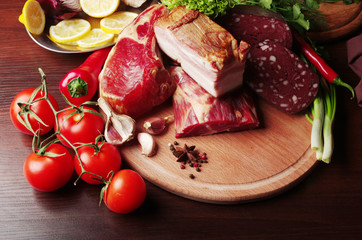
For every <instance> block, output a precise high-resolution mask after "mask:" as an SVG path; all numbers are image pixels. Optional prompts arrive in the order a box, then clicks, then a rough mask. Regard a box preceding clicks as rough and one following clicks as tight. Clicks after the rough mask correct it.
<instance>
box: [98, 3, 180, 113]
mask: <svg viewBox="0 0 362 240" xmlns="http://www.w3.org/2000/svg"><path fill="white" fill-rule="evenodd" d="M167 12H168V10H167V8H166V7H165V6H163V5H161V4H156V5H152V6H150V7H148V8H147V9H146V10H144V11H143V12H142V13H141V14H140V15H139V16H138V17H137V18H136V19H135V20H134V21H133V22H132V23H130V24H129V25H128V26H127V27H126V28H125V29H124V30H123V31H122V32H121V33H120V34H119V37H118V39H117V43H116V45H115V46H114V47H113V48H112V50H111V52H110V53H109V55H108V58H107V60H106V62H105V64H104V67H103V70H102V72H101V73H100V75H99V93H100V97H103V98H104V99H105V100H106V101H107V102H108V103H109V104H110V105H111V107H112V108H113V110H114V111H115V112H117V113H120V114H126V115H129V116H131V117H133V118H137V117H138V116H140V115H142V114H144V113H146V112H148V111H150V110H151V109H152V108H153V107H155V106H157V105H160V104H161V103H163V102H164V101H165V100H166V99H167V98H169V97H170V96H171V95H172V94H173V92H174V91H175V89H176V85H175V83H174V82H173V81H171V79H170V74H169V73H168V71H167V70H166V69H165V67H164V65H163V62H162V59H161V52H160V51H159V49H158V46H157V43H156V38H155V33H154V30H153V25H154V23H155V21H156V20H157V19H159V18H160V17H162V16H164V15H165V14H167Z"/></svg>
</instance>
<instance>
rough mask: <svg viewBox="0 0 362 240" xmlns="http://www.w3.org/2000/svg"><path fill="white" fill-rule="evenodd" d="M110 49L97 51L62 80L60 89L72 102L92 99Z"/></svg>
mask: <svg viewBox="0 0 362 240" xmlns="http://www.w3.org/2000/svg"><path fill="white" fill-rule="evenodd" d="M110 50H111V47H108V48H104V49H100V50H97V51H95V52H94V53H92V54H91V55H89V57H88V58H87V59H86V60H85V61H84V63H82V64H81V65H80V66H79V67H78V68H75V69H73V70H72V71H70V72H68V73H67V75H66V76H65V77H64V78H63V79H62V80H61V81H60V83H59V90H60V92H61V93H62V94H63V95H64V96H65V97H66V99H67V100H68V101H69V102H70V103H72V104H74V105H77V106H79V105H80V104H82V103H84V102H86V101H89V100H91V99H92V97H93V96H94V94H95V93H96V91H97V89H98V76H99V73H100V72H101V70H102V67H103V64H104V62H105V60H106V59H107V56H108V54H109V52H110Z"/></svg>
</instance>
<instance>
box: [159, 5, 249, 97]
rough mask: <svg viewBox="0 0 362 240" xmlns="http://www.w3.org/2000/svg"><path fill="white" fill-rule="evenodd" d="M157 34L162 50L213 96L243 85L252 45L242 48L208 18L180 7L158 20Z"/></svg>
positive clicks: (243, 45)
mask: <svg viewBox="0 0 362 240" xmlns="http://www.w3.org/2000/svg"><path fill="white" fill-rule="evenodd" d="M155 34H156V38H157V42H158V44H159V46H160V48H161V50H162V51H163V52H165V53H166V55H168V56H169V57H170V58H171V59H173V60H174V61H176V62H178V63H179V64H180V65H181V67H182V68H183V69H184V71H185V72H187V73H188V74H189V75H190V76H191V77H192V78H193V79H194V80H195V81H196V82H197V83H198V84H199V85H200V86H201V87H203V88H204V89H205V90H206V91H208V92H209V93H210V94H211V95H213V96H214V97H219V96H221V95H223V94H225V93H226V92H229V91H231V90H233V89H235V88H237V87H239V86H241V85H242V83H243V73H244V67H245V60H246V58H245V57H244V56H246V53H247V51H248V50H249V45H248V44H247V43H245V44H242V45H240V46H242V48H239V47H238V43H237V41H236V39H235V38H234V37H233V36H232V35H231V34H230V33H229V32H228V31H226V30H225V29H224V28H222V27H221V26H219V25H218V24H216V23H215V22H213V21H212V20H211V19H210V18H209V17H207V16H206V15H204V14H202V13H200V12H198V11H195V10H192V9H186V8H185V7H183V6H178V7H176V8H174V9H173V10H172V11H171V12H170V14H168V15H167V16H164V17H162V18H160V19H159V20H157V22H156V24H155Z"/></svg>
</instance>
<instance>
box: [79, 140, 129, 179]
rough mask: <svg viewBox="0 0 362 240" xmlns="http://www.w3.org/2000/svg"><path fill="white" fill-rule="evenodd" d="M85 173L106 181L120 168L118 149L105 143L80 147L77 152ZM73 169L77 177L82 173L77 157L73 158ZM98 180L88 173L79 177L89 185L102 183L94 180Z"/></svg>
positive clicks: (120, 160)
mask: <svg viewBox="0 0 362 240" xmlns="http://www.w3.org/2000/svg"><path fill="white" fill-rule="evenodd" d="M77 152H78V154H79V157H80V159H81V161H82V165H83V168H84V170H85V171H87V172H91V173H94V174H97V175H99V176H101V177H103V178H104V179H105V180H108V178H109V173H110V172H111V171H113V172H117V171H118V170H119V169H120V168H121V162H122V159H121V154H120V153H119V151H118V149H117V148H116V147H115V146H114V145H112V144H110V143H106V142H98V143H97V145H95V144H92V145H91V146H88V145H86V146H82V147H80V148H78V150H77ZM74 168H75V171H76V172H77V174H78V175H80V174H81V173H82V168H81V165H80V162H79V159H78V157H77V155H75V157H74ZM94 178H99V177H97V176H95V175H93V174H90V173H84V174H83V175H82V176H81V179H83V180H84V181H85V182H87V183H89V184H101V183H102V182H101V181H99V180H97V179H94Z"/></svg>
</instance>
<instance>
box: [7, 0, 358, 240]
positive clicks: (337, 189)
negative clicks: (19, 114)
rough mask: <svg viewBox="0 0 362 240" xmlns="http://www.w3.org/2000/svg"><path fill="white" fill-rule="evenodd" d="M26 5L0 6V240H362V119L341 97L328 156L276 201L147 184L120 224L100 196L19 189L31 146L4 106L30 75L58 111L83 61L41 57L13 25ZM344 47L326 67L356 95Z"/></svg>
mask: <svg viewBox="0 0 362 240" xmlns="http://www.w3.org/2000/svg"><path fill="white" fill-rule="evenodd" d="M23 2H24V1H10V0H2V1H1V3H0V23H1V24H0V49H1V50H0V82H1V87H0V99H1V105H0V118H1V119H0V131H1V132H0V152H1V155H0V183H1V188H0V239H200V238H201V239H202V238H204V239H250V240H251V239H362V148H361V147H362V145H361V136H362V109H361V108H359V107H358V106H357V104H356V101H355V99H354V100H350V94H349V92H347V90H345V89H343V88H338V92H337V94H338V106H337V116H336V122H335V131H334V134H335V151H334V155H333V159H332V162H331V163H330V164H329V165H326V164H322V163H320V164H318V166H317V167H316V168H315V169H314V170H313V171H312V172H311V173H310V174H309V175H308V176H307V177H306V178H305V179H304V180H303V181H302V182H300V183H299V184H298V185H297V186H295V187H294V188H293V189H290V190H288V191H287V192H284V193H282V194H280V195H278V196H276V197H273V198H271V199H266V200H262V201H258V202H252V203H245V204H237V205H214V204H207V203H200V202H196V201H192V200H188V199H184V198H181V197H178V196H176V195H173V194H171V193H169V192H166V191H164V190H162V189H160V188H158V187H156V186H154V185H153V184H151V183H149V182H146V184H147V198H146V200H145V202H144V204H143V205H142V206H141V207H140V208H139V209H138V210H137V211H135V212H133V213H131V214H127V215H119V214H115V213H113V212H111V211H109V210H108V209H107V208H106V207H105V205H104V204H102V205H101V206H100V207H99V206H98V196H99V190H100V187H97V186H90V185H87V184H85V183H82V182H80V183H79V184H78V185H77V186H73V184H72V181H71V182H70V183H69V184H68V185H66V186H65V187H64V188H62V189H61V190H59V191H56V192H53V193H43V192H39V191H36V190H34V189H33V188H32V187H30V185H28V183H27V182H26V180H25V178H24V176H23V172H22V166H23V162H24V160H25V158H26V157H27V156H28V155H29V154H30V153H31V140H32V138H31V137H30V136H26V135H23V134H22V133H20V132H19V131H18V130H17V129H15V127H13V125H12V123H11V121H10V118H9V105H10V102H11V101H12V99H13V97H14V96H15V94H16V93H17V92H19V91H20V90H22V89H25V88H30V87H36V86H38V85H39V83H40V75H39V73H38V70H37V68H38V67H41V68H42V69H43V70H44V72H45V73H46V75H47V79H48V87H49V91H50V93H51V94H53V95H54V96H55V97H56V99H57V100H58V102H59V103H60V105H61V107H64V106H65V104H64V102H63V100H62V99H61V96H60V94H59V92H58V82H59V81H60V80H61V78H62V77H63V76H64V75H65V74H66V73H67V72H68V71H69V70H71V69H73V68H75V67H76V66H78V65H79V64H81V62H82V61H83V60H84V59H85V58H86V57H87V55H88V54H74V55H69V54H68V55H67V54H59V53H54V52H50V51H47V50H45V49H43V48H41V47H39V46H38V45H36V44H35V43H34V42H32V40H31V39H30V38H29V36H28V35H27V33H26V32H25V29H24V27H23V25H22V24H20V23H19V22H18V16H19V14H20V13H21V9H22V5H23ZM345 43H346V39H343V40H341V41H339V42H334V43H331V44H328V45H327V46H326V47H327V49H328V50H329V52H330V55H331V59H330V60H329V63H330V64H331V65H332V67H333V68H335V69H336V71H337V72H338V73H339V74H340V75H341V77H342V79H344V80H345V81H346V82H348V83H350V84H351V85H352V86H355V85H356V84H357V82H358V77H357V76H356V75H355V74H354V73H353V72H352V71H351V70H350V69H349V68H348V65H347V56H346V44H345Z"/></svg>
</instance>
